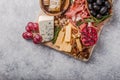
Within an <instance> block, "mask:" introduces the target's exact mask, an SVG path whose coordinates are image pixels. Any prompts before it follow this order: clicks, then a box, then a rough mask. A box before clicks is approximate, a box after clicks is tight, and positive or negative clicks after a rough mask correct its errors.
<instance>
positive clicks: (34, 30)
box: [22, 22, 42, 44]
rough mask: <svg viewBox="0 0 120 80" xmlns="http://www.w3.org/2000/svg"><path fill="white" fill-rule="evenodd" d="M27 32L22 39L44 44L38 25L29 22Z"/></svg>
mask: <svg viewBox="0 0 120 80" xmlns="http://www.w3.org/2000/svg"><path fill="white" fill-rule="evenodd" d="M25 30H26V32H24V33H23V34H22V37H23V38H24V39H26V40H33V42H34V43H35V44H39V43H41V42H42V36H41V35H40V34H38V33H39V25H38V23H34V22H29V23H28V24H27V26H26V27H25Z"/></svg>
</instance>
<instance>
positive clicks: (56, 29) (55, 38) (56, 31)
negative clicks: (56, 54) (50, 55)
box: [52, 27, 61, 44]
mask: <svg viewBox="0 0 120 80" xmlns="http://www.w3.org/2000/svg"><path fill="white" fill-rule="evenodd" d="M60 30H61V27H55V32H54V38H53V39H52V43H53V44H54V43H55V42H56V40H57V37H58V34H59V32H60Z"/></svg>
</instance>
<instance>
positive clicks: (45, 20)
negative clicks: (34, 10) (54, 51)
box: [39, 16, 54, 42]
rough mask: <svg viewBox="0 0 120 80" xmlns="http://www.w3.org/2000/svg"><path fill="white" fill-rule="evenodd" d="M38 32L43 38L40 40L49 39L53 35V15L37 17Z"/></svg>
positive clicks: (45, 40)
mask: <svg viewBox="0 0 120 80" xmlns="http://www.w3.org/2000/svg"><path fill="white" fill-rule="evenodd" d="M39 32H40V35H41V36H42V38H43V41H42V42H47V41H51V40H52V39H53V37H54V17H53V16H40V17H39Z"/></svg>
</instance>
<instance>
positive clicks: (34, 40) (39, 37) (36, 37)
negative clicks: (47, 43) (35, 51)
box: [33, 34, 42, 44]
mask: <svg viewBox="0 0 120 80" xmlns="http://www.w3.org/2000/svg"><path fill="white" fill-rule="evenodd" d="M33 42H34V43H35V44H39V43H41V42H42V36H40V35H39V34H36V35H35V36H34V38H33Z"/></svg>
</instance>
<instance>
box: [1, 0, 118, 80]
mask: <svg viewBox="0 0 120 80" xmlns="http://www.w3.org/2000/svg"><path fill="white" fill-rule="evenodd" d="M114 4H115V5H114V16H113V18H112V20H111V21H110V22H109V23H108V24H106V25H105V27H104V30H103V31H102V34H101V36H100V40H99V41H98V44H97V46H96V48H95V50H94V53H93V55H92V57H91V59H90V61H89V62H87V63H85V62H82V61H78V60H75V59H73V58H71V57H69V56H66V55H64V54H62V53H59V52H57V51H54V50H52V49H49V48H47V47H44V46H40V45H34V44H33V43H32V42H29V41H25V40H24V39H22V37H21V34H22V32H23V31H24V27H25V25H26V23H27V22H29V21H35V19H36V18H37V17H38V14H39V9H40V8H39V1H38V0H1V1H0V80H120V7H119V5H120V0H115V2H114Z"/></svg>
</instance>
